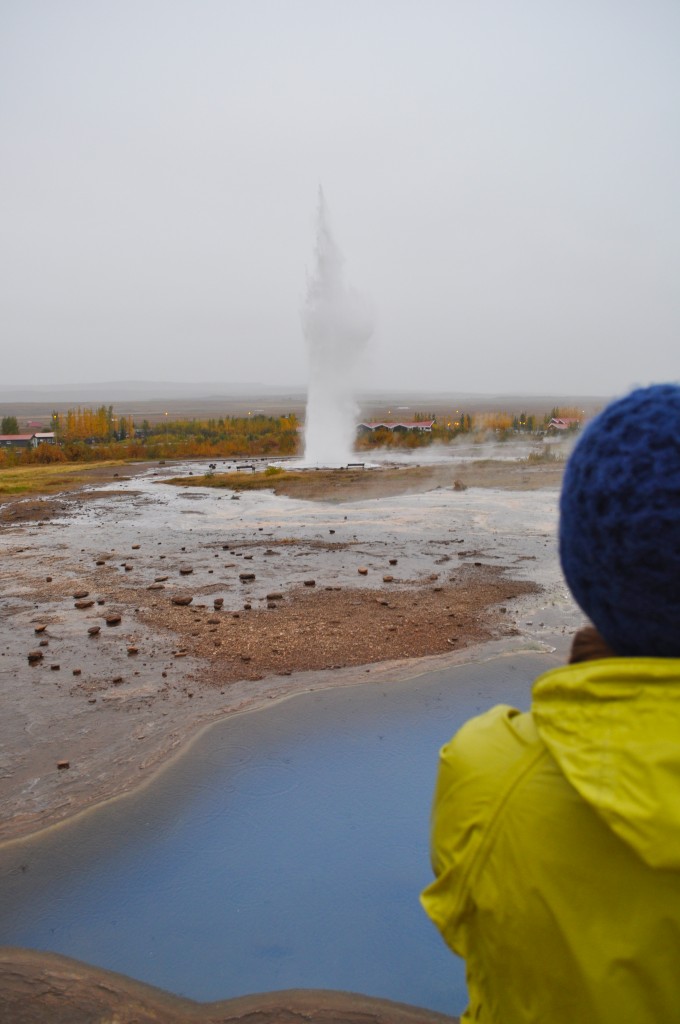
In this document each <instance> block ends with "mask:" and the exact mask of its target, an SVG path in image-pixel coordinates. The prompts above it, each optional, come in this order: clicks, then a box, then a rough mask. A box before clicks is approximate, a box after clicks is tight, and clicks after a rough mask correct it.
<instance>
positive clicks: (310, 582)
mask: <svg viewBox="0 0 680 1024" xmlns="http://www.w3.org/2000/svg"><path fill="white" fill-rule="evenodd" d="M305 586H306V587H315V586H316V580H305Z"/></svg>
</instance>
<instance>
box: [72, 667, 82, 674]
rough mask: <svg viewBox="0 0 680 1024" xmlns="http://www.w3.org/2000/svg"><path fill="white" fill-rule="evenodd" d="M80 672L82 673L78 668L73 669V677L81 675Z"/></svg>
mask: <svg viewBox="0 0 680 1024" xmlns="http://www.w3.org/2000/svg"><path fill="white" fill-rule="evenodd" d="M81 672H82V669H80V668H74V669H73V675H74V676H79V675H80V674H81Z"/></svg>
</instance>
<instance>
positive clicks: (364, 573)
mask: <svg viewBox="0 0 680 1024" xmlns="http://www.w3.org/2000/svg"><path fill="white" fill-rule="evenodd" d="M357 572H358V573H359V575H360V576H368V569H367V568H366V566H365V565H360V566H359V568H358V569H357Z"/></svg>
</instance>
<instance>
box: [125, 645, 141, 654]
mask: <svg viewBox="0 0 680 1024" xmlns="http://www.w3.org/2000/svg"><path fill="white" fill-rule="evenodd" d="M127 651H128V655H133V654H139V647H135V646H134V645H131V646H130V647H128V649H127Z"/></svg>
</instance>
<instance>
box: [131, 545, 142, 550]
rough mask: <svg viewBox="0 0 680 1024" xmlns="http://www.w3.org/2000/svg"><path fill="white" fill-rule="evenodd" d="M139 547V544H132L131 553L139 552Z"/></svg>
mask: <svg viewBox="0 0 680 1024" xmlns="http://www.w3.org/2000/svg"><path fill="white" fill-rule="evenodd" d="M141 546H142V545H141V544H133V545H132V550H133V551H139V549H140V548H141Z"/></svg>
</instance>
